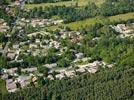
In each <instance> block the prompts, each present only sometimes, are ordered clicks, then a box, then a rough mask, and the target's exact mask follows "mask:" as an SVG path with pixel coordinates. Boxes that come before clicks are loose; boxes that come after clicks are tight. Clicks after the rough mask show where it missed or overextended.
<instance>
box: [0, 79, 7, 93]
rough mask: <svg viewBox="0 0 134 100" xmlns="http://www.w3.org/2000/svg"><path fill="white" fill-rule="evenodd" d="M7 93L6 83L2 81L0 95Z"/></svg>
mask: <svg viewBox="0 0 134 100" xmlns="http://www.w3.org/2000/svg"><path fill="white" fill-rule="evenodd" d="M5 93H7V90H6V84H5V81H4V80H2V79H0V95H1V94H5Z"/></svg>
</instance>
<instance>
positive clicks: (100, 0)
mask: <svg viewBox="0 0 134 100" xmlns="http://www.w3.org/2000/svg"><path fill="white" fill-rule="evenodd" d="M76 1H77V0H72V1H64V2H56V3H41V4H26V8H28V9H32V8H34V7H40V6H41V7H49V6H63V5H65V6H72V5H75V4H76ZM89 1H90V2H95V3H96V4H97V5H98V6H99V5H100V4H102V3H103V2H104V1H105V0H78V6H84V5H86V4H87V3H88V2H89Z"/></svg>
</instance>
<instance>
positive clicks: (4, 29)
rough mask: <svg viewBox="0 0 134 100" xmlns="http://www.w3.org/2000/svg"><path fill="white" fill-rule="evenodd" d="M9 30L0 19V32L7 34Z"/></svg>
mask: <svg viewBox="0 0 134 100" xmlns="http://www.w3.org/2000/svg"><path fill="white" fill-rule="evenodd" d="M9 29H10V27H9V26H8V25H7V23H6V22H5V21H4V19H0V32H4V33H5V32H7V31H8V30H9Z"/></svg>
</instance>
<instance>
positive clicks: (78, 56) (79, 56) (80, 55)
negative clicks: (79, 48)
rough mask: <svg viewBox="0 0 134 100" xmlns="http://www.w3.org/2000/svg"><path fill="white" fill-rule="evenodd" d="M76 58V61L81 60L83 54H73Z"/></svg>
mask: <svg viewBox="0 0 134 100" xmlns="http://www.w3.org/2000/svg"><path fill="white" fill-rule="evenodd" d="M75 56H76V58H77V59H82V58H83V57H84V54H83V53H77V54H75Z"/></svg>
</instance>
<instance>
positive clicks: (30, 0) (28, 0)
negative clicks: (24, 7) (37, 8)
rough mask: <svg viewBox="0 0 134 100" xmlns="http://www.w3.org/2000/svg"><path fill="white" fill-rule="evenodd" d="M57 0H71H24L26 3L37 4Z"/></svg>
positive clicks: (56, 0) (55, 0)
mask: <svg viewBox="0 0 134 100" xmlns="http://www.w3.org/2000/svg"><path fill="white" fill-rule="evenodd" d="M59 1H71V0H26V3H28V4H29V3H30V4H39V3H54V2H59Z"/></svg>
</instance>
